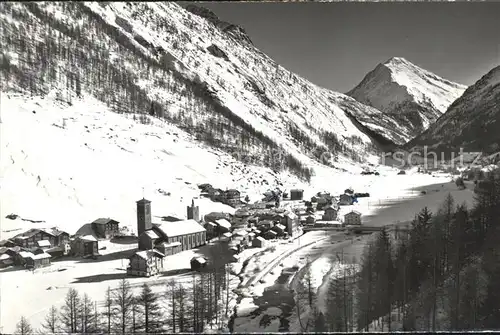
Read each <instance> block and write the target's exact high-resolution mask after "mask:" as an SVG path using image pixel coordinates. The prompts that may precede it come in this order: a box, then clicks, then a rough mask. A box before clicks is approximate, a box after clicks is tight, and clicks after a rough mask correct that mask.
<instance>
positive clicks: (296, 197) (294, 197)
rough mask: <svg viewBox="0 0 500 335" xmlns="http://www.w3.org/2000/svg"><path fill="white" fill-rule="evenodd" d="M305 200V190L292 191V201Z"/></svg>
mask: <svg viewBox="0 0 500 335" xmlns="http://www.w3.org/2000/svg"><path fill="white" fill-rule="evenodd" d="M303 198H304V190H300V189H293V190H290V200H302V199H303Z"/></svg>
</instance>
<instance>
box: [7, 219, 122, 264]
mask: <svg viewBox="0 0 500 335" xmlns="http://www.w3.org/2000/svg"><path fill="white" fill-rule="evenodd" d="M119 234H120V230H119V222H118V221H115V220H112V219H109V218H108V219H106V218H99V219H97V220H95V221H94V222H92V223H90V224H86V225H84V226H83V227H82V228H80V229H79V231H77V232H76V234H75V235H73V236H70V234H69V233H67V232H65V231H62V230H59V229H57V228H56V227H53V228H50V229H47V228H32V229H29V230H27V231H25V232H23V233H21V234H18V235H16V236H14V237H13V238H10V239H8V240H4V241H0V267H7V266H11V265H13V266H23V267H26V268H32V269H36V268H39V267H45V266H49V265H50V264H51V261H52V260H53V259H55V258H59V257H63V256H74V257H83V258H87V257H94V258H95V257H97V256H98V255H99V252H98V240H99V239H105V238H112V237H114V236H117V235H119Z"/></svg>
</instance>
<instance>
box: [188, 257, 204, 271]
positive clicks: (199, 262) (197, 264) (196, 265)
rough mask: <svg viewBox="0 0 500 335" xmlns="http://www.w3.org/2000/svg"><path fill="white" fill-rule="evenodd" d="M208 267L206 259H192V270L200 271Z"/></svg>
mask: <svg viewBox="0 0 500 335" xmlns="http://www.w3.org/2000/svg"><path fill="white" fill-rule="evenodd" d="M206 266H207V259H206V258H205V257H193V258H192V259H191V270H195V271H198V270H200V269H202V268H204V267H206Z"/></svg>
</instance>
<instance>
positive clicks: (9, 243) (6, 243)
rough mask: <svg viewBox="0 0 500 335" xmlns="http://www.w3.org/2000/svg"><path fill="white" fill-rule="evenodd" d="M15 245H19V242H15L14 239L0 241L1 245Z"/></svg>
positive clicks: (8, 246)
mask: <svg viewBox="0 0 500 335" xmlns="http://www.w3.org/2000/svg"><path fill="white" fill-rule="evenodd" d="M15 246H17V244H16V243H14V241H12V240H2V241H0V247H6V248H12V247H15Z"/></svg>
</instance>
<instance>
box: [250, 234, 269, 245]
mask: <svg viewBox="0 0 500 335" xmlns="http://www.w3.org/2000/svg"><path fill="white" fill-rule="evenodd" d="M252 246H253V247H254V248H265V247H266V246H267V241H266V239H265V238H263V237H262V236H257V237H256V238H255V239H254V240H253V241H252Z"/></svg>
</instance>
